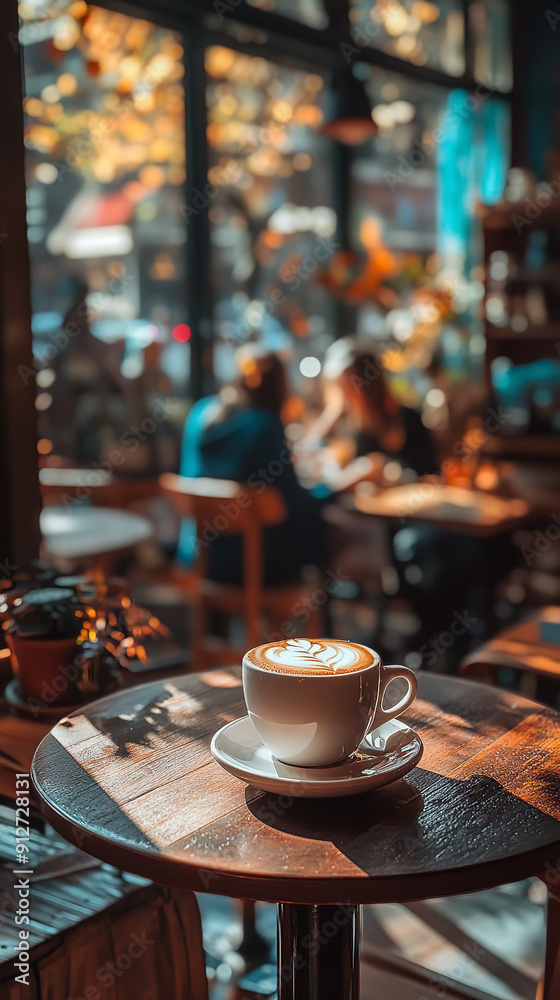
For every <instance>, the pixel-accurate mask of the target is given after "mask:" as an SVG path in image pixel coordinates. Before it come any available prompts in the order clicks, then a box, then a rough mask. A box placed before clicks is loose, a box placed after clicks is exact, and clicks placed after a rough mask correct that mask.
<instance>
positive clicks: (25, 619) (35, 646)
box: [6, 587, 81, 707]
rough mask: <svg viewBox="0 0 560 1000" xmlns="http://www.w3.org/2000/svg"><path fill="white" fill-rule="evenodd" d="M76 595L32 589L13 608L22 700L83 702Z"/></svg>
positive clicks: (13, 648)
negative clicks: (77, 664) (77, 661)
mask: <svg viewBox="0 0 560 1000" xmlns="http://www.w3.org/2000/svg"><path fill="white" fill-rule="evenodd" d="M77 611H79V605H78V602H77V601H76V599H75V596H74V592H73V591H72V590H70V589H64V588H62V587H47V588H43V589H41V590H30V591H28V592H27V593H26V594H24V595H23V597H22V598H21V602H20V603H19V604H18V606H17V607H15V608H13V609H12V614H11V618H10V619H9V621H8V623H7V626H8V627H7V629H6V642H7V644H8V647H9V649H10V652H11V654H12V657H11V659H12V669H13V672H14V676H15V678H16V680H17V682H18V685H19V689H20V694H21V697H22V698H24V699H26V700H27V701H29V700H30V699H33V700H34V701H35V702H38V703H40V704H41V705H43V706H49V707H50V706H51V705H53V706H54V705H71V704H74V703H75V702H76V701H78V700H79V697H78V690H77V687H76V678H77V676H78V670H77V669H76V667H75V665H74V658H75V656H76V653H77V652H78V647H77V646H76V639H77V637H78V635H79V633H80V629H81V617H80V615H79V614H78V615H77V614H76V612H77Z"/></svg>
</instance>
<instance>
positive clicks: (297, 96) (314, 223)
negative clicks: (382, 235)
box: [206, 46, 337, 384]
mask: <svg viewBox="0 0 560 1000" xmlns="http://www.w3.org/2000/svg"><path fill="white" fill-rule="evenodd" d="M206 70H207V74H208V85H207V105H208V129H207V138H208V147H209V157H210V170H209V175H208V179H209V181H210V183H211V184H212V188H211V195H210V201H211V203H210V207H209V220H210V226H211V241H212V275H213V287H214V290H215V305H214V316H215V329H216V333H217V335H218V338H219V339H218V343H217V344H216V347H215V351H214V356H215V365H216V370H217V372H218V374H219V375H224V376H227V375H230V374H231V373H232V371H233V361H232V353H231V348H232V347H234V346H236V345H237V344H240V343H243V342H244V341H245V340H248V339H251V338H254V337H255V336H257V335H259V336H261V337H262V338H263V339H264V341H265V342H266V343H268V344H269V345H270V346H271V347H279V348H284V349H285V348H286V347H289V349H290V351H289V353H290V357H291V360H292V361H293V362H294V365H293V369H294V374H295V375H296V377H298V376H299V377H301V376H300V374H299V364H300V362H301V361H302V360H303V358H304V357H306V356H310V355H312V356H315V355H317V354H319V355H320V354H323V353H324V350H325V348H326V346H328V344H329V343H330V341H331V340H332V337H333V335H334V330H333V311H332V301H331V298H330V296H329V293H328V292H327V291H326V290H325V288H324V287H323V286H322V285H321V283H320V282H319V280H318V276H319V275H320V274H321V272H322V271H323V269H324V268H325V267H326V265H327V263H328V261H329V259H330V258H331V257H332V255H333V253H334V251H335V249H336V247H337V243H336V228H337V217H336V213H335V210H334V207H333V179H332V172H333V171H332V160H333V149H332V144H331V142H330V141H329V140H328V139H326V138H325V137H324V136H322V135H321V134H320V132H319V128H320V126H321V123H322V121H323V117H324V113H325V106H326V103H327V95H326V93H325V92H326V89H327V88H326V84H325V80H324V79H323V77H322V76H320V75H319V74H317V73H313V72H305V71H301V70H294V69H291V68H287V67H285V66H281V65H279V64H278V63H275V62H271V61H270V60H268V59H263V58H260V57H250V56H247V55H244V54H243V53H240V52H236V51H234V50H232V49H228V48H223V47H218V46H214V47H212V48H210V49H208V50H207V53H206ZM303 384H305V383H303Z"/></svg>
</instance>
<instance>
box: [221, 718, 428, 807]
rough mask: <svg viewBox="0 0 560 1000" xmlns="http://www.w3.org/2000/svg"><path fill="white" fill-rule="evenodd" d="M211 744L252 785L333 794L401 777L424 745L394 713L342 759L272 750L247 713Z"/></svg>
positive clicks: (301, 793) (308, 794) (226, 766)
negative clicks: (315, 763)
mask: <svg viewBox="0 0 560 1000" xmlns="http://www.w3.org/2000/svg"><path fill="white" fill-rule="evenodd" d="M210 749H211V751H212V753H213V755H214V757H215V759H216V760H217V761H218V764H220V765H221V766H222V767H223V768H224V769H225V770H226V771H229V772H230V774H233V775H235V777H236V778H240V779H241V780H242V781H246V782H247V783H248V784H250V785H252V786H253V787H254V788H260V789H262V790H263V791H265V792H277V793H278V794H283V795H291V796H296V797H301V798H327V797H328V798H333V797H335V796H342V795H356V794H357V793H358V792H367V791H369V790H370V789H372V788H381V787H382V785H388V784H389V783H390V782H391V781H396V780H397V779H398V778H402V777H403V775H405V774H408V772H409V771H411V770H412V768H413V767H415V766H416V764H417V763H418V761H419V760H420V758H421V756H422V751H423V749H424V748H423V746H422V740H421V739H420V737H419V736H418V733H415V732H414V730H413V729H410V728H409V726H406V725H405V724H404V722H401V721H400V720H399V719H393V720H392V721H391V722H386V723H385V724H384V725H383V726H380V727H379V729H374V730H373V732H372V733H370V735H369V736H367V737H366V739H365V740H364V742H363V743H362V744H361V746H360V747H359V749H358V750H357V751H356V753H355V754H354V755H353V756H352V757H350V758H349V759H348V760H345V761H343V762H342V764H332V765H331V766H330V767H296V766H295V765H294V764H282V763H281V761H279V760H276V758H275V757H273V756H272V754H271V753H270V751H269V750H267V748H266V747H265V746H264V744H263V742H262V740H261V738H260V736H258V734H257V732H256V730H255V728H254V726H253V723H252V722H251V720H250V718H249V716H248V715H246V716H244V717H243V718H242V719H236V720H235V721H234V722H228V724H227V725H226V726H223V727H222V729H220V730H218V732H217V733H216V735H215V736H214V738H213V740H212V743H211V746H210Z"/></svg>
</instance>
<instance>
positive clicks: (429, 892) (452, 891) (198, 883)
mask: <svg viewBox="0 0 560 1000" xmlns="http://www.w3.org/2000/svg"><path fill="white" fill-rule="evenodd" d="M34 763H35V761H34V760H33V762H32V764H31V772H30V773H31V778H32V781H33V784H34V786H35V789H36V791H37V795H38V799H39V804H40V809H41V812H42V814H43V816H44V817H45V819H46V820H47V821H48V822H49V823H50V824H51V826H52V827H53V828H54V829H55V830H56V831H57V833H59V834H61V836H62V837H64V838H65V839H66V840H68V841H69V842H70V843H73V844H75V845H76V846H77V847H79V848H80V849H81V850H83V851H85V852H86V853H87V854H91V855H92V857H95V858H98V859H99V860H100V861H103V862H106V863H107V864H110V865H113V866H114V867H116V868H121V869H122V870H123V871H126V872H131V873H132V874H134V875H140V876H143V877H145V878H149V879H151V880H152V881H156V882H158V884H161V885H169V886H172V887H174V888H181V889H192V890H194V891H195V892H208V893H213V894H217V895H221V896H230V897H233V898H236V899H256V900H262V901H263V902H270V903H278V902H283V903H304V904H309V905H313V904H317V903H319V904H326V905H335V906H336V905H345V904H350V903H353V904H361V903H404V902H412V901H414V900H422V899H433V898H436V897H442V896H456V895H462V894H465V893H470V892H479V891H481V890H483V889H492V888H495V887H496V886H498V885H505V884H506V883H508V882H519V881H522V880H523V879H525V878H529V877H531V876H541V877H542V878H543V880H544V881H545V883H546V881H547V878H546V876H547V874H548V873H549V872H550V871H551V870H552V871H554V873H555V874H557V873H558V872H560V840H558V841H556V842H553V843H551V844H549V845H546V846H545V847H541V848H539V849H538V850H535V851H529V852H525V853H523V854H517V855H512V856H511V857H510V858H504V859H503V860H500V861H498V862H489V863H485V864H480V865H468V866H465V867H464V868H453V869H444V870H441V871H435V872H434V871H431V872H428V873H425V874H417V875H415V874H412V875H407V876H406V878H403V877H401V876H394V877H392V876H386V877H383V878H379V879H375V878H368V877H367V876H365V875H364V876H359V875H356V876H355V877H351V876H343V877H340V878H336V879H330V880H329V879H324V878H313V877H309V878H305V879H293V878H290V879H286V878H285V877H284V876H282V875H281V874H279V875H277V876H254V877H253V876H250V875H243V874H240V873H239V872H235V871H233V870H230V871H223V870H222V871H220V872H217V871H216V870H215V869H213V868H207V867H204V866H202V865H196V864H194V863H193V864H188V863H185V862H180V861H178V860H177V859H175V858H172V857H166V856H164V855H160V856H158V855H155V854H154V853H153V852H148V851H142V850H140V849H139V848H135V847H131V846H129V845H126V844H120V843H119V842H118V841H116V840H111V839H110V838H108V837H102V836H101V835H100V834H98V833H95V834H93V833H88V832H87V831H86V830H84V828H83V827H79V826H77V825H76V823H74V822H73V821H72V820H70V819H69V818H68V816H66V815H65V814H64V813H62V812H61V811H60V810H59V809H57V807H56V806H55V805H54V803H52V802H51V801H50V800H47V799H46V798H45V793H44V792H43V791H41V792H39V788H38V784H37V782H36V780H35V769H34ZM155 869H157V873H158V877H157V879H155V878H154V870H155Z"/></svg>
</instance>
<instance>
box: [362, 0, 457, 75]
mask: <svg viewBox="0 0 560 1000" xmlns="http://www.w3.org/2000/svg"><path fill="white" fill-rule="evenodd" d="M350 19H351V22H352V28H353V34H354V39H355V41H356V43H357V44H358V45H362V46H371V47H372V48H376V49H381V51H382V52H388V53H389V54H390V55H392V56H397V57H398V58H399V59H406V60H407V61H409V62H411V63H414V64H415V65H417V66H431V67H433V68H434V69H441V70H443V71H444V72H445V73H449V75H450V76H461V74H462V73H464V72H465V50H464V37H465V23H464V21H465V19H464V13H463V3H462V0H438V2H437V3H435V2H432V0H402V3H399V2H398V0H350Z"/></svg>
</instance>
